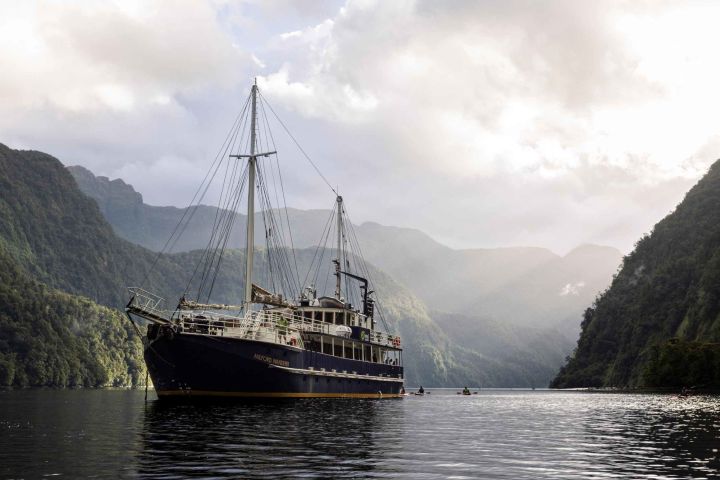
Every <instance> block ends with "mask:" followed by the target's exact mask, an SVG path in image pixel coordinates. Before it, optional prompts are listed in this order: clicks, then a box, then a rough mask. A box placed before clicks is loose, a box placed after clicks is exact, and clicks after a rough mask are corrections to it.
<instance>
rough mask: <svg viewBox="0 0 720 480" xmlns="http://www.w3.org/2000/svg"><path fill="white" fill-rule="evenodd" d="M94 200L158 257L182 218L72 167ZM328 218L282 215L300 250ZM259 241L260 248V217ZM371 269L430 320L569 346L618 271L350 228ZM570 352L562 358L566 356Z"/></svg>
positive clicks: (195, 225) (238, 243) (197, 244)
mask: <svg viewBox="0 0 720 480" xmlns="http://www.w3.org/2000/svg"><path fill="white" fill-rule="evenodd" d="M68 170H69V171H70V172H71V173H72V175H73V177H74V178H75V180H76V181H77V183H78V186H79V187H80V189H81V190H82V191H83V192H84V193H85V194H86V195H88V196H90V197H91V198H93V199H95V200H96V201H97V203H98V205H99V207H100V210H101V211H102V212H103V215H104V216H105V218H106V219H107V221H108V222H109V223H110V224H111V225H112V226H113V229H114V230H115V232H116V233H117V235H119V236H121V237H123V238H125V239H127V240H129V241H131V242H133V243H136V244H138V245H142V246H144V247H146V248H148V249H150V250H155V251H158V250H161V249H162V248H163V246H164V244H165V241H166V239H167V238H168V237H169V236H170V233H171V232H172V231H173V229H174V228H175V226H176V224H177V223H178V220H179V219H180V218H181V217H182V215H183V213H184V209H180V208H175V207H156V206H151V205H146V204H144V203H143V200H142V196H141V195H140V194H139V193H137V192H136V191H135V190H134V189H133V188H132V187H131V186H130V185H128V184H126V183H125V182H123V181H122V180H119V179H118V180H109V179H108V178H107V177H96V176H95V175H93V173H92V172H90V171H89V170H87V169H85V168H83V167H79V166H74V167H68ZM199 208H200V210H198V213H197V214H196V215H195V216H194V217H193V220H192V222H191V223H190V226H189V227H188V228H187V229H186V233H185V235H184V237H183V238H182V239H181V240H180V241H179V242H177V243H176V244H175V245H174V248H173V249H171V251H175V252H179V251H188V250H192V249H198V248H204V247H205V244H206V242H207V238H209V236H210V232H211V230H212V225H211V222H210V221H209V219H213V218H214V217H215V211H216V209H215V207H210V206H201V207H199ZM330 214H331V212H330V211H329V210H306V211H303V210H296V209H288V215H289V219H290V222H291V225H292V227H293V241H294V245H295V247H297V248H305V247H311V246H314V245H317V243H318V241H319V235H318V232H321V231H322V230H323V227H324V226H325V224H326V222H327V219H328V216H329V215H330ZM255 225H256V232H255V237H256V239H258V241H259V242H260V243H261V244H262V242H263V239H264V231H263V227H262V221H261V217H260V216H259V215H258V217H257V218H256V222H255ZM354 229H355V232H356V234H357V236H358V239H359V242H360V244H361V246H362V249H363V254H364V256H365V258H366V260H367V261H369V262H370V263H371V264H373V265H376V266H378V267H379V268H380V269H382V270H383V271H384V272H387V273H388V274H389V275H390V276H391V277H392V278H393V279H395V280H397V281H398V282H399V283H401V284H402V285H405V286H406V287H408V288H409V289H410V291H412V292H413V293H414V294H415V295H416V296H418V298H419V299H420V300H422V301H423V302H424V303H425V304H426V305H429V306H430V307H431V308H432V309H433V310H434V311H442V312H449V313H454V314H458V315H470V316H483V317H492V318H495V319H496V320H500V321H503V322H510V323H513V324H521V325H529V326H534V327H543V326H548V327H551V328H560V329H562V330H563V332H565V333H566V335H568V336H570V337H571V340H573V341H574V340H575V336H576V335H577V334H578V332H579V324H580V319H581V316H582V311H583V309H584V307H585V306H586V305H588V304H589V303H590V302H592V300H593V299H594V298H595V296H596V295H597V294H598V293H599V292H600V291H602V290H603V289H605V288H606V287H607V285H608V284H609V283H610V280H611V278H612V275H613V274H614V273H615V272H616V270H617V267H618V265H619V264H620V262H621V259H622V254H621V253H620V252H619V251H618V250H617V249H615V248H611V247H601V246H594V245H584V246H580V247H578V248H576V249H575V250H573V251H571V252H570V253H568V254H567V255H565V256H559V255H557V254H555V253H553V252H551V251H550V250H547V249H544V248H536V247H513V248H489V249H466V250H455V249H452V248H449V247H447V246H445V245H442V244H440V243H439V242H437V241H435V240H433V239H432V238H431V237H430V236H428V235H427V234H425V233H423V232H421V231H419V230H416V229H412V228H402V227H392V226H385V225H380V224H378V223H374V222H366V223H363V224H361V225H355V226H354ZM244 231H245V216H244V215H241V214H238V215H237V219H236V222H235V227H234V232H233V234H232V235H231V239H230V242H231V245H230V246H231V247H233V248H242V247H244V238H245V235H244ZM566 353H568V352H564V353H563V355H565V354H566Z"/></svg>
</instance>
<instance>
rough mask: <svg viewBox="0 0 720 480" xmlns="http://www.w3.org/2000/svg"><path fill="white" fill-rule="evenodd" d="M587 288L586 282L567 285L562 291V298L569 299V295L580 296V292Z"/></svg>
mask: <svg viewBox="0 0 720 480" xmlns="http://www.w3.org/2000/svg"><path fill="white" fill-rule="evenodd" d="M584 286H585V282H583V281H579V282H576V283H567V284H565V286H564V287H562V288H561V289H560V296H561V297H567V296H568V295H574V296H577V295H580V290H582V288H583V287H584Z"/></svg>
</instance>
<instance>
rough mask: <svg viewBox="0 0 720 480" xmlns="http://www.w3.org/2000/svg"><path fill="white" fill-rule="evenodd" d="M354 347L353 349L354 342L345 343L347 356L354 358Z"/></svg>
mask: <svg viewBox="0 0 720 480" xmlns="http://www.w3.org/2000/svg"><path fill="white" fill-rule="evenodd" d="M352 349H353V347H352V344H350V345H345V348H344V350H345V355H344V357H345V358H353V350H352Z"/></svg>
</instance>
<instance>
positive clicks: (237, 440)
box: [0, 390, 720, 479]
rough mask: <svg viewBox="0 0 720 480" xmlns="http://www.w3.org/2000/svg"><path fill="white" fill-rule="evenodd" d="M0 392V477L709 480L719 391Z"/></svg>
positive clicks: (718, 442) (718, 444)
mask: <svg viewBox="0 0 720 480" xmlns="http://www.w3.org/2000/svg"><path fill="white" fill-rule="evenodd" d="M143 396H144V395H143V392H140V391H6V392H0V477H2V478H41V477H49V476H61V477H65V478H86V477H96V478H117V477H130V478H134V477H141V478H187V477H193V478H255V477H264V478H286V477H306V478H343V477H344V478H366V477H383V478H413V479H415V478H508V479H517V478H583V479H585V478H612V477H623V478H690V477H693V478H703V477H704V478H716V477H718V476H719V475H720V474H719V473H718V469H720V457H719V456H718V448H720V437H719V434H720V397H713V396H707V397H690V398H677V397H673V396H670V395H627V394H589V393H571V392H539V391H538V392H527V391H526V392H519V391H489V392H485V391H483V392H481V393H480V394H479V395H473V396H459V395H456V394H455V392H454V391H441V390H435V391H432V394H431V395H427V396H425V397H407V398H404V399H395V400H327V399H318V400H310V399H307V400H293V401H274V402H254V403H247V402H245V403H216V404H200V405H164V404H161V403H159V402H157V401H155V400H150V401H149V402H148V403H147V405H146V404H145V403H144V401H143Z"/></svg>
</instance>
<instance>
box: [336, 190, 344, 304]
mask: <svg viewBox="0 0 720 480" xmlns="http://www.w3.org/2000/svg"><path fill="white" fill-rule="evenodd" d="M342 203H343V198H342V197H341V196H340V195H338V196H337V258H336V259H335V277H336V279H335V298H337V299H338V300H340V279H341V278H342V275H340V263H341V262H342V208H343V206H342Z"/></svg>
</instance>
